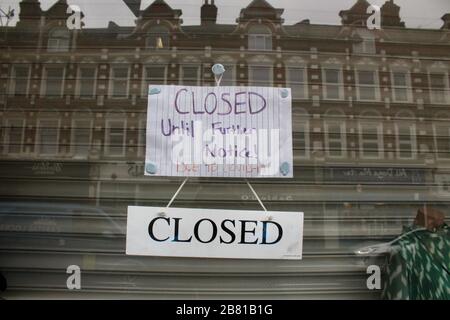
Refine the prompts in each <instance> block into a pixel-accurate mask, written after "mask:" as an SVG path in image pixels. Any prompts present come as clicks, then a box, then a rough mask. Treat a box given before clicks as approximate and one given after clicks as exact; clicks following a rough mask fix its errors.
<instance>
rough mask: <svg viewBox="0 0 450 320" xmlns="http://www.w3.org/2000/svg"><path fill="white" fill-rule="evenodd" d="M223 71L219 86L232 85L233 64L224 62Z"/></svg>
mask: <svg viewBox="0 0 450 320" xmlns="http://www.w3.org/2000/svg"><path fill="white" fill-rule="evenodd" d="M224 67H225V73H224V74H223V76H222V80H221V81H220V85H221V86H234V85H235V84H236V82H235V73H236V68H235V66H234V65H231V64H225V65H224Z"/></svg>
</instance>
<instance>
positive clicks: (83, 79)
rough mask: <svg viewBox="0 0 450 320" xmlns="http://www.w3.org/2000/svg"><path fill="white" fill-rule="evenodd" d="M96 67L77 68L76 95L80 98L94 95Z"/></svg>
mask: <svg viewBox="0 0 450 320" xmlns="http://www.w3.org/2000/svg"><path fill="white" fill-rule="evenodd" d="M96 74H97V68H96V67H92V66H82V67H80V68H79V69H78V86H77V87H78V92H77V94H78V96H79V97H81V98H92V97H94V96H95V84H96Z"/></svg>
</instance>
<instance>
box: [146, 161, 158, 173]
mask: <svg viewBox="0 0 450 320" xmlns="http://www.w3.org/2000/svg"><path fill="white" fill-rule="evenodd" d="M145 171H146V172H147V173H150V174H155V173H156V165H155V164H153V163H148V164H147V165H146V166H145Z"/></svg>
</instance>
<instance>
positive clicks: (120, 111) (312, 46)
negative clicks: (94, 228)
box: [0, 0, 450, 291]
mask: <svg viewBox="0 0 450 320" xmlns="http://www.w3.org/2000/svg"><path fill="white" fill-rule="evenodd" d="M125 2H126V3H127V4H128V5H129V7H130V9H131V10H132V11H133V12H134V13H135V14H136V18H137V19H136V25H135V26H133V27H121V26H118V25H117V24H115V23H114V22H110V23H109V25H108V27H107V28H102V29H88V28H83V29H82V30H73V31H70V30H67V28H66V19H67V18H68V16H69V15H68V14H66V10H67V4H66V1H58V2H56V3H55V4H54V5H53V6H52V7H51V8H49V9H48V10H47V11H42V10H41V8H40V4H39V1H38V0H23V1H21V3H20V8H21V11H20V16H19V18H20V21H19V22H18V23H17V25H16V26H13V27H3V28H0V48H1V53H0V61H1V65H0V68H1V69H0V75H1V78H0V90H1V96H0V103H1V111H0V115H1V119H2V131H1V134H2V136H1V138H2V144H1V145H2V150H1V159H2V160H1V162H2V165H1V166H2V168H4V169H2V171H4V172H3V173H2V174H1V176H2V177H3V178H4V179H5V181H7V182H9V184H8V186H9V187H3V188H2V189H1V195H2V197H3V198H5V199H9V198H17V199H19V200H20V199H30V198H34V199H35V200H42V199H41V197H42V196H43V195H44V196H46V197H49V198H50V199H52V200H55V201H56V200H58V201H66V200H67V201H77V202H83V203H88V204H99V205H103V204H105V205H119V204H120V206H119V207H120V208H121V209H123V208H124V206H125V205H127V204H132V203H140V204H150V205H158V204H164V203H166V200H167V199H169V198H170V196H171V194H172V192H173V190H174V188H175V183H169V181H168V180H167V179H160V180H154V179H153V180H152V181H150V182H149V180H145V179H143V177H142V174H141V170H142V163H143V159H144V150H145V146H144V143H145V142H144V141H145V124H146V108H147V86H148V84H149V83H155V84H157V83H164V84H178V83H183V84H192V85H212V84H213V83H214V77H213V75H212V73H211V71H210V70H211V66H212V65H213V64H214V63H217V62H220V63H222V64H224V65H225V67H226V69H227V72H226V74H225V76H224V79H223V81H222V83H223V85H244V86H247V85H263V86H288V87H291V88H292V89H293V96H294V102H293V113H294V114H293V131H294V132H293V135H294V157H295V168H296V169H295V179H294V180H293V182H292V183H291V184H289V185H281V184H279V183H273V184H261V185H260V186H258V187H257V188H259V189H258V190H260V191H259V192H261V193H262V194H263V197H264V196H265V197H266V198H267V199H268V202H269V206H270V207H271V208H272V209H274V210H278V209H287V210H298V208H302V210H304V211H305V212H312V213H313V214H312V215H313V216H314V217H315V218H314V219H316V220H314V219H313V220H311V221H309V222H308V221H307V224H306V226H305V228H306V229H305V234H306V236H307V237H310V239H315V240H314V241H319V242H320V243H322V242H323V248H322V247H320V245H319V247H320V248H319V249H317V248H316V247H314V245H313V244H311V243H312V242H313V240H311V242H308V239H306V248H305V250H306V251H308V250H309V249H308V248H309V247H308V245H311V246H312V247H311V249H310V251H311V252H315V253H316V254H317V256H314V255H313V257H312V258H311V259H318V256H319V255H320V254H325V255H326V254H327V253H329V252H334V251H333V250H336V252H339V253H342V252H344V253H346V252H347V251H345V249H342V247H343V246H345V245H344V244H342V243H347V242H348V243H351V244H353V242H352V241H355V243H358V241H362V240H368V239H369V240H370V239H378V238H383V237H389V236H391V235H393V234H395V233H398V231H399V227H400V226H401V224H402V223H404V222H405V221H406V220H407V219H408V218H410V217H411V211H410V208H411V206H412V207H414V203H415V202H417V201H419V202H420V203H422V201H424V200H427V201H445V199H446V196H448V195H450V194H449V191H448V189H447V187H446V186H447V185H448V183H449V182H450V176H448V177H449V178H447V175H446V172H447V171H448V169H449V164H450V162H449V161H450V122H449V120H450V112H449V111H448V107H449V104H450V95H449V90H450V89H449V82H450V75H449V69H450V64H449V54H448V52H449V49H450V48H449V47H450V37H449V34H450V33H449V23H450V17H449V14H446V15H444V16H443V20H444V26H443V27H442V29H441V30H422V29H409V28H406V27H405V25H404V23H403V22H402V21H401V18H400V16H399V7H397V6H396V5H395V4H394V1H387V2H386V3H385V4H384V5H383V7H382V29H381V30H375V31H369V30H367V28H366V27H365V21H366V20H367V17H368V15H367V14H366V9H367V7H368V6H369V3H368V2H367V1H364V0H362V1H361V0H358V1H357V2H356V4H355V5H354V6H353V7H352V8H350V9H349V10H343V11H341V12H340V13H339V14H340V17H341V18H342V25H338V26H332V25H314V24H311V23H310V22H309V21H307V20H305V21H301V22H299V23H297V24H294V25H286V24H285V23H284V21H283V19H282V13H283V9H276V8H273V7H272V6H271V5H270V4H269V3H268V2H266V1H265V0H255V1H252V2H251V3H250V4H249V5H248V6H247V7H246V8H244V9H242V10H241V13H240V15H239V17H238V18H237V20H236V24H233V25H231V24H230V25H222V24H218V23H217V22H216V21H217V20H216V19H217V14H218V9H217V7H216V6H215V5H214V4H209V1H205V4H204V5H203V6H202V7H201V24H200V25H197V26H185V25H183V23H182V12H181V10H176V9H172V8H171V7H169V6H168V5H167V4H166V3H165V2H164V1H161V0H157V1H155V2H154V3H152V4H151V5H150V6H149V7H148V8H147V9H145V10H143V11H139V9H138V8H139V1H132V0H130V1H125ZM212 2H214V1H212ZM219 10H220V9H219ZM61 166H62V167H61ZM30 168H31V169H30ZM32 168H37V169H34V170H33V169H32ZM58 168H59V169H58ZM44 169H45V170H44ZM399 170H400V171H399ZM36 172H38V173H36ZM33 175H34V178H33V179H31V180H26V179H27V177H29V176H33ZM3 178H2V179H3ZM24 181H27V182H26V183H25V182H24ZM49 181H50V182H49ZM447 181H449V182H447ZM207 183H210V184H213V182H211V181H210V182H207ZM431 183H438V184H439V185H440V187H438V188H437V189H436V188H435V187H431V188H429V185H431ZM217 184H218V185H221V186H222V187H223V189H224V190H226V191H227V192H226V193H225V194H216V193H214V191H208V190H207V188H203V189H201V190H202V191H201V192H198V190H196V189H195V188H197V187H198V188H201V184H199V183H193V187H191V188H192V189H190V191H191V192H188V195H187V196H185V198H183V200H182V201H183V203H184V204H186V205H190V206H192V205H196V206H209V207H211V206H217V207H232V208H236V207H249V206H251V205H252V204H248V202H247V201H241V202H240V203H236V199H239V197H241V196H242V194H247V193H248V192H247V190H246V189H245V188H244V187H241V186H240V185H239V183H234V182H233V183H232V184H231V183H226V182H223V181H222V182H220V183H217ZM4 185H6V184H4ZM41 185H42V186H44V187H45V188H48V189H47V190H45V189H43V188H41V189H39V186H41ZM336 188H339V189H338V190H339V192H336V191H337V189H336ZM211 189H213V188H211ZM18 190H20V191H18ZM430 191H431V192H430ZM435 191H438V192H437V193H436V192H435ZM50 193H51V195H50ZM442 196H443V197H442ZM247 198H248V197H247V196H245V199H247ZM241 199H244V198H241ZM283 199H289V201H284V200H283ZM211 201H213V202H214V203H211ZM375 211H376V212H378V213H379V215H378V216H375V215H372V214H373V212H375ZM393 211H396V213H395V214H394V216H390V215H391V214H392V212H393ZM121 213H122V214H124V211H123V210H122V211H121ZM306 217H307V218H308V215H306ZM330 217H331V218H330ZM358 219H359V220H358ZM355 239H356V240H355ZM361 239H362V240H361ZM313 247H314V248H313ZM316 249H317V251H314V250H316ZM317 252H318V253H317ZM334 253H335V252H334ZM330 259H331V258H330ZM339 259H344V258H342V257H341V258H339ZM349 259H350V260H348V261H347V260H340V261H344V262H343V263H344V264H345V263H347V264H352V263H353V260H351V258H349ZM349 268H350V269H351V270H352V271H354V270H353V269H352V268H354V266H353V267H349ZM325 269H326V270H328V271H329V272H333V271H336V270H331V268H329V269H327V268H326V267H324V270H325ZM339 271H341V270H337V271H336V272H339ZM347 271H348V270H346V272H347ZM348 272H351V271H348ZM347 276H348V275H345V277H347ZM348 283H351V281H349V282H348ZM337 290H338V291H339V288H338V289H337Z"/></svg>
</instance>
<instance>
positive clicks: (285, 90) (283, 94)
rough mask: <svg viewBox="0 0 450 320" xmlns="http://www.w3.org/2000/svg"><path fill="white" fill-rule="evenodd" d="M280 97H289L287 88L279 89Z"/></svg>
mask: <svg viewBox="0 0 450 320" xmlns="http://www.w3.org/2000/svg"><path fill="white" fill-rule="evenodd" d="M281 97H282V98H283V99H285V98H287V97H289V90H287V89H282V90H281Z"/></svg>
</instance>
